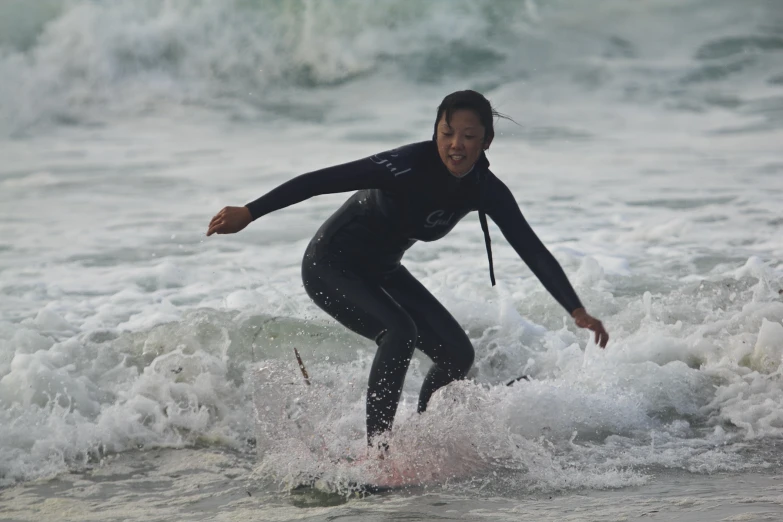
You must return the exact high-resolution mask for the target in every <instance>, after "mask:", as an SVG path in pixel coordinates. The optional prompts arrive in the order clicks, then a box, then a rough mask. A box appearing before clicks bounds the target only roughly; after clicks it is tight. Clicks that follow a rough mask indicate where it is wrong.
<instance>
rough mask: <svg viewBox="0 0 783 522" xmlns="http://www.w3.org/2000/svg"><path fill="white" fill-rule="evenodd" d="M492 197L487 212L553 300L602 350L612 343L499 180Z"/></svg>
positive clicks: (495, 184)
mask: <svg viewBox="0 0 783 522" xmlns="http://www.w3.org/2000/svg"><path fill="white" fill-rule="evenodd" d="M492 185H493V186H492V197H491V199H490V205H489V206H488V208H487V209H486V212H487V214H489V216H490V217H491V218H492V221H494V222H495V223H496V224H497V225H498V227H500V230H501V232H503V236H504V237H505V238H506V240H507V241H508V242H509V244H511V246H512V247H513V248H514V250H515V251H516V252H517V254H518V255H519V257H521V258H522V260H523V261H524V262H525V263H526V264H527V266H528V267H530V270H532V272H533V273H534V274H535V275H536V277H537V278H538V279H539V280H540V281H541V283H542V284H543V285H544V288H546V289H547V290H548V291H549V293H550V294H552V297H554V298H555V300H556V301H557V302H558V303H560V305H561V306H562V307H563V308H565V309H566V311H567V312H568V313H569V314H570V315H571V317H573V318H574V320H575V321H576V324H577V326H579V327H581V328H589V329H590V330H592V331H593V332H595V342H596V343H597V344H599V345H600V346H601V347H602V348H603V347H605V346H606V343H607V342H608V341H609V334H607V333H606V330H605V329H604V327H603V325H602V324H601V321H599V320H598V319H596V318H594V317H592V316H591V315H590V314H588V313H587V312H586V311H585V308H584V306H582V303H581V301H580V300H579V297H578V296H577V295H576V291H575V290H574V287H573V286H571V283H570V281H568V277H566V275H565V272H563V268H562V267H561V266H560V263H558V262H557V259H555V256H553V255H552V253H551V252H549V250H548V249H547V248H546V246H544V244H543V243H542V242H541V240H540V239H539V238H538V236H537V235H536V233H535V232H533V229H532V228H531V227H530V225H529V224H528V222H527V220H525V218H524V216H523V215H522V211H520V210H519V205H517V202H516V200H514V196H513V195H512V194H511V191H510V190H509V189H508V187H506V185H505V184H504V183H503V182H501V181H500V180H498V179H497V178H495V179H494V180H493V183H492Z"/></svg>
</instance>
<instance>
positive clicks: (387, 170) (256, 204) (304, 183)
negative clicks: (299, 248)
mask: <svg viewBox="0 0 783 522" xmlns="http://www.w3.org/2000/svg"><path fill="white" fill-rule="evenodd" d="M396 152H397V151H389V152H385V153H381V154H376V155H374V156H370V157H369V158H364V159H361V160H358V161H352V162H350V163H344V164H342V165H336V166H334V167H327V168H325V169H321V170H316V171H314V172H308V173H307V174H302V175H300V176H297V177H295V178H293V179H291V180H289V181H286V182H285V183H283V184H282V185H280V186H278V187H277V188H275V189H272V190H271V191H270V192H268V193H266V194H265V195H263V196H261V197H260V198H258V199H257V200H255V201H253V202H251V203H248V204H247V205H245V206H246V207H247V208H248V209H249V210H250V215H251V216H252V217H253V219H254V220H255V219H258V218H260V217H261V216H264V215H266V214H269V213H270V212H274V211H275V210H280V209H281V208H285V207H288V206H291V205H293V204H295V203H299V202H301V201H304V200H306V199H309V198H311V197H313V196H318V195H321V194H335V193H338V192H353V191H355V190H362V189H373V188H377V189H387V190H389V189H392V188H393V187H394V185H395V181H396V180H397V176H398V175H399V174H401V173H404V172H408V171H410V170H412V168H411V167H408V166H406V165H407V164H408V163H409V161H406V160H409V158H400V159H402V161H400V160H399V159H398V158H399V156H400V155H399V154H397V153H396Z"/></svg>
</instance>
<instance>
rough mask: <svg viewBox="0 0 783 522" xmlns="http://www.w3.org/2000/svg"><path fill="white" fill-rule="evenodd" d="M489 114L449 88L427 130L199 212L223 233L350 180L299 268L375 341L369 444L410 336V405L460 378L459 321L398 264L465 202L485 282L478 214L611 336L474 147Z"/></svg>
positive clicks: (575, 313)
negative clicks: (421, 137) (240, 202)
mask: <svg viewBox="0 0 783 522" xmlns="http://www.w3.org/2000/svg"><path fill="white" fill-rule="evenodd" d="M494 116H499V114H498V113H497V112H496V111H494V110H493V109H492V106H491V105H490V103H489V101H488V100H487V99H486V98H485V97H484V96H482V95H481V94H479V93H477V92H475V91H458V92H455V93H452V94H450V95H448V96H446V98H445V99H444V100H443V102H442V103H441V104H440V107H438V112H437V117H436V119H435V129H434V134H433V139H432V141H425V142H420V143H414V144H411V145H406V146H404V147H401V148H399V149H394V150H391V151H387V152H383V153H380V154H376V155H375V156H371V157H369V158H366V159H362V160H359V161H354V162H351V163H346V164H344V165H338V166H335V167H329V168H325V169H322V170H318V171H315V172H311V173H308V174H303V175H301V176H299V177H296V178H294V179H292V180H290V181H288V182H286V183H284V184H282V185H280V186H279V187H277V188H275V189H274V190H272V191H271V192H269V193H268V194H266V195H264V196H262V197H260V198H259V199H257V200H255V201H253V202H252V203H248V204H247V205H246V206H244V207H226V208H224V209H222V210H221V211H220V212H218V213H217V215H215V217H213V218H212V221H211V222H210V224H209V229H208V231H207V235H208V236H209V235H212V234H232V233H235V232H239V231H240V230H242V229H243V228H245V227H246V226H247V225H248V224H250V223H251V222H252V221H253V220H255V219H258V218H260V217H261V216H264V215H266V214H269V213H270V212H273V211H275V210H279V209H281V208H284V207H287V206H289V205H293V204H294V203H298V202H300V201H304V200H306V199H308V198H310V197H312V196H317V195H319V194H330V193H336V192H349V191H358V192H356V193H354V194H353V195H352V196H351V197H350V198H348V201H346V202H345V204H344V205H343V206H342V207H340V209H339V210H338V211H337V212H335V213H334V214H333V215H332V216H331V217H330V218H329V219H328V220H327V221H326V222H325V223H324V224H323V226H321V228H320V229H319V230H318V233H317V234H316V235H315V237H314V238H313V240H312V241H310V244H309V245H308V247H307V250H306V252H305V256H304V262H303V263H302V278H303V280H304V286H305V290H306V291H307V293H308V295H309V296H310V297H311V298H312V299H313V301H315V303H316V304H317V305H318V306H320V307H321V308H322V309H323V310H324V311H325V312H326V313H328V314H329V315H331V316H332V317H334V318H335V319H336V320H337V321H339V322H340V323H342V324H343V325H345V326H346V327H348V328H350V329H351V330H353V331H354V332H356V333H358V334H360V335H363V336H364V337H367V338H369V339H373V340H375V342H376V343H377V345H378V350H377V352H376V355H375V359H374V361H373V365H372V369H371V370H370V378H369V383H368V388H367V440H368V443H369V444H370V445H372V444H373V441H374V439H375V438H376V437H377V436H379V435H381V434H383V433H385V432H388V431H389V430H390V429H391V427H392V422H393V421H394V414H395V412H396V411H397V404H398V401H399V399H400V394H401V393H402V386H403V382H404V381H405V373H406V371H407V369H408V364H409V363H410V360H411V357H412V355H413V351H414V349H415V348H418V349H419V350H421V351H422V352H424V353H425V354H427V356H429V357H430V359H432V361H433V363H434V364H433V366H432V368H431V369H430V371H429V373H428V374H427V376H426V378H425V380H424V385H423V386H422V389H421V393H420V395H419V404H418V411H419V412H423V411H424V410H425V409H426V408H427V402H428V401H429V399H430V397H431V396H432V394H433V393H434V392H435V390H437V389H438V388H440V387H441V386H445V385H446V384H448V383H450V382H451V381H454V380H456V379H461V378H463V377H464V376H465V374H466V373H467V372H468V370H469V369H470V367H471V365H472V364H473V356H474V352H473V346H472V345H471V343H470V340H469V339H468V337H467V335H466V334H465V331H464V330H463V329H462V327H461V326H460V325H459V324H458V323H457V321H456V320H455V319H454V318H453V317H452V316H451V314H450V313H449V312H448V311H447V310H446V309H445V308H444V307H443V305H441V304H440V303H439V302H438V301H437V299H435V297H434V296H433V295H432V294H431V293H430V292H429V291H428V290H427V289H426V288H424V286H422V285H421V283H419V282H418V281H417V280H416V279H415V278H414V277H413V276H412V275H411V274H410V272H408V270H407V269H406V268H405V267H404V266H402V265H401V264H400V260H401V259H402V256H403V254H404V252H405V251H406V250H407V249H408V248H410V247H411V245H413V244H414V243H415V242H416V241H418V240H421V241H434V240H436V239H440V238H442V237H443V236H445V235H446V234H447V233H448V232H449V231H451V229H452V228H454V226H455V225H456V224H457V222H459V220H460V219H462V218H463V217H464V216H465V215H466V214H467V213H468V212H471V211H474V210H478V212H479V220H480V222H481V227H482V229H483V232H484V239H485V243H486V249H487V256H488V258H489V274H490V279H491V281H492V284H493V285H494V284H495V275H494V272H493V267H492V251H491V249H490V239H489V231H488V228H487V220H486V215H489V216H490V217H491V218H492V220H493V221H494V222H495V223H496V224H497V225H498V226H499V227H500V230H501V231H502V232H503V235H504V236H505V237H506V239H507V240H508V241H509V243H510V244H511V245H512V246H513V247H514V249H515V250H516V252H517V253H518V254H519V256H520V257H521V258H522V259H523V260H524V261H525V263H527V265H528V266H529V267H530V269H531V270H532V271H533V273H535V275H536V276H537V277H538V278H539V280H541V282H542V283H543V284H544V286H545V287H546V289H547V290H549V292H550V293H551V294H552V296H553V297H554V298H555V299H556V300H557V301H558V302H559V303H560V304H561V305H562V306H563V307H564V308H565V309H566V311H568V313H570V314H571V316H572V317H573V318H574V319H575V321H576V324H577V325H578V326H580V327H582V328H589V329H590V330H592V331H593V332H595V341H596V343H598V344H599V345H600V346H601V347H602V348H603V347H605V346H606V343H607V341H608V340H609V336H608V334H607V333H606V330H604V327H603V325H602V324H601V322H600V321H599V320H597V319H595V318H593V317H591V316H590V315H589V314H588V313H587V312H586V311H585V309H584V307H583V306H582V304H581V303H580V301H579V298H578V297H577V295H576V292H574V289H573V288H572V286H571V284H570V283H569V282H568V279H567V278H566V276H565V273H564V272H563V270H562V268H561V267H560V265H559V264H558V263H557V261H556V260H555V258H554V257H553V256H552V254H550V253H549V251H548V250H547V249H546V247H545V246H544V245H543V244H542V243H541V241H540V240H539V239H538V237H537V236H536V235H535V233H534V232H533V230H532V229H531V228H530V226H529V225H528V224H527V222H526V221H525V218H524V217H523V216H522V213H521V212H520V210H519V207H518V205H517V204H516V201H515V199H514V197H513V195H512V194H511V192H510V191H509V189H508V188H507V187H506V185H505V184H503V182H502V181H500V180H499V179H498V178H497V177H495V175H494V174H493V173H492V172H490V170H489V161H488V160H487V157H486V155H485V154H484V152H485V151H486V150H488V149H489V146H490V144H491V143H492V138H493V137H494V127H493V117H494Z"/></svg>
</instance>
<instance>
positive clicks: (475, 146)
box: [436, 109, 489, 177]
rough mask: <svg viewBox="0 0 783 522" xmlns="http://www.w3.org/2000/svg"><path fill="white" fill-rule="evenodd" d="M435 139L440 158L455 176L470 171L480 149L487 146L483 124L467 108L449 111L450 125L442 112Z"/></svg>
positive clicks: (476, 115)
mask: <svg viewBox="0 0 783 522" xmlns="http://www.w3.org/2000/svg"><path fill="white" fill-rule="evenodd" d="M436 141H437V143H438V154H439V155H440V160H441V161H442V162H443V164H444V165H446V168H447V169H448V170H449V172H451V173H452V174H454V175H455V176H457V177H462V176H464V175H465V174H467V173H468V172H470V169H472V168H473V165H474V164H475V163H476V161H478V159H479V156H481V151H483V150H486V149H488V148H489V142H486V143H485V142H484V126H483V125H482V124H481V121H480V120H479V117H478V114H476V113H475V112H474V111H472V110H469V109H458V110H456V111H454V112H453V113H451V125H449V124H448V123H446V114H445V113H444V114H443V115H442V116H441V117H440V121H438V133H437V135H436Z"/></svg>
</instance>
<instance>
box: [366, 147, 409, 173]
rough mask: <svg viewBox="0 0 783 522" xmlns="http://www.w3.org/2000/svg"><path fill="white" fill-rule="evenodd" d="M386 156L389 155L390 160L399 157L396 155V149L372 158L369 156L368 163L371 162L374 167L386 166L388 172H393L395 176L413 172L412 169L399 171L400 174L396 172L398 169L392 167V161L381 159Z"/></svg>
mask: <svg viewBox="0 0 783 522" xmlns="http://www.w3.org/2000/svg"><path fill="white" fill-rule="evenodd" d="M387 154H388V155H389V157H390V158H396V157H398V156H399V153H397V149H394V150H390V151H387V152H381V153H379V154H375V155H374V156H370V161H372V162H373V163H375V164H376V165H386V168H387V169H389V172H393V173H394V175H395V176H399V175H400V174H405V173H406V172H409V171H411V170H413V169H412V168H407V169H405V170H401V171H400V172H397V169H398V167H396V166H395V165H394V163H393V162H392V160H390V159H384V158H382V157H381V156H385V155H387Z"/></svg>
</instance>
